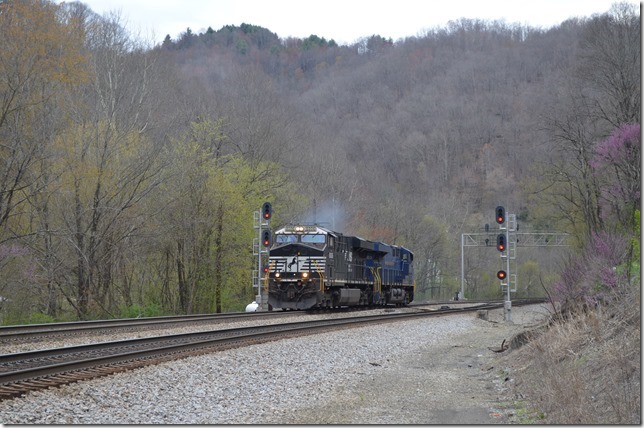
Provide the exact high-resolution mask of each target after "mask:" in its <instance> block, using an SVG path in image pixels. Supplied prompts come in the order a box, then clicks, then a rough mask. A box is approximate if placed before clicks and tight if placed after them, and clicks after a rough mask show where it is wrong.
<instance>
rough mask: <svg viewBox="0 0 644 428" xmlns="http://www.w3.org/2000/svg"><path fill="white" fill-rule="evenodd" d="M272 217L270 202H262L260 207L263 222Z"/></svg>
mask: <svg viewBox="0 0 644 428" xmlns="http://www.w3.org/2000/svg"><path fill="white" fill-rule="evenodd" d="M272 215H273V206H272V205H271V203H270V202H264V205H262V218H263V219H264V220H270V219H271V216H272Z"/></svg>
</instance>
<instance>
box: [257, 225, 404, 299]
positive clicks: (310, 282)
mask: <svg viewBox="0 0 644 428" xmlns="http://www.w3.org/2000/svg"><path fill="white" fill-rule="evenodd" d="M413 260H414V254H413V253H412V252H411V251H409V250H408V249H406V248H404V247H401V246H396V245H387V244H383V243H381V242H372V241H369V240H366V239H363V238H360V237H357V236H349V235H343V234H341V233H338V232H333V231H331V230H329V229H326V228H324V227H320V226H318V225H294V226H286V227H283V228H281V229H279V230H277V231H276V232H275V238H274V239H273V245H272V246H271V248H270V250H269V264H268V268H267V272H266V273H265V276H264V287H265V288H266V289H267V292H268V304H269V308H281V309H282V310H287V309H303V310H307V309H315V308H338V307H342V306H349V307H350V306H364V307H376V306H383V305H393V304H395V305H406V304H408V303H410V302H411V301H412V300H414V286H415V284H414V280H413V276H414V271H413Z"/></svg>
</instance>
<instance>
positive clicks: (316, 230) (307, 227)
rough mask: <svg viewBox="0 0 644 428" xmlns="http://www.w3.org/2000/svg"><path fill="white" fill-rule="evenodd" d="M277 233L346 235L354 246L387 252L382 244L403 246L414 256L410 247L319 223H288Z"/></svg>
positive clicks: (385, 245)
mask: <svg viewBox="0 0 644 428" xmlns="http://www.w3.org/2000/svg"><path fill="white" fill-rule="evenodd" d="M275 233H276V234H283V233H298V234H300V233H301V234H305V233H306V234H324V235H327V234H328V235H332V236H335V237H338V236H344V237H346V238H349V239H352V240H353V241H354V246H356V247H360V248H364V249H368V250H371V251H378V252H384V253H387V252H388V251H383V250H382V249H380V247H381V246H383V247H392V248H393V247H396V248H402V249H404V250H405V251H408V252H409V253H411V254H412V257H413V254H414V253H413V252H412V251H411V250H409V249H408V248H405V247H403V246H401V245H391V244H385V243H384V242H380V241H377V242H376V241H370V240H368V239H364V238H362V237H360V236H355V235H344V234H342V233H339V232H334V231H332V230H331V229H327V228H326V227H322V226H319V225H317V224H297V225H287V226H284V227H282V228H281V229H278V230H276V231H275Z"/></svg>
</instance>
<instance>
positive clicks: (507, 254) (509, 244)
mask: <svg viewBox="0 0 644 428" xmlns="http://www.w3.org/2000/svg"><path fill="white" fill-rule="evenodd" d="M495 215H496V222H497V223H498V225H499V230H500V231H501V233H499V234H498V235H497V237H496V249H497V250H499V252H500V253H501V259H502V260H503V261H505V268H503V267H502V268H501V269H500V270H499V271H498V272H497V273H496V277H497V278H498V279H499V281H501V290H502V291H504V292H505V303H504V305H503V319H504V320H505V321H512V300H511V297H510V292H515V291H517V289H516V285H517V276H516V274H512V271H511V270H510V260H515V259H516V240H512V239H511V236H512V235H510V232H516V225H517V221H516V215H514V214H507V215H506V211H505V207H503V206H501V205H499V206H498V207H496V209H495ZM501 265H503V262H502V263H501ZM513 279H514V280H513ZM512 286H514V287H512Z"/></svg>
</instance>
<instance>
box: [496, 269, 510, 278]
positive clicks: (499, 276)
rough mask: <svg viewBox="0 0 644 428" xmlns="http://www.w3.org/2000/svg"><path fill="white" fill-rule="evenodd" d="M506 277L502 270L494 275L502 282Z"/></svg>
mask: <svg viewBox="0 0 644 428" xmlns="http://www.w3.org/2000/svg"><path fill="white" fill-rule="evenodd" d="M507 276H508V275H507V274H506V273H505V271H504V270H500V271H498V272H497V273H496V277H497V278H499V279H500V280H501V281H503V280H504V279H505V278H506V277H507Z"/></svg>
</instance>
